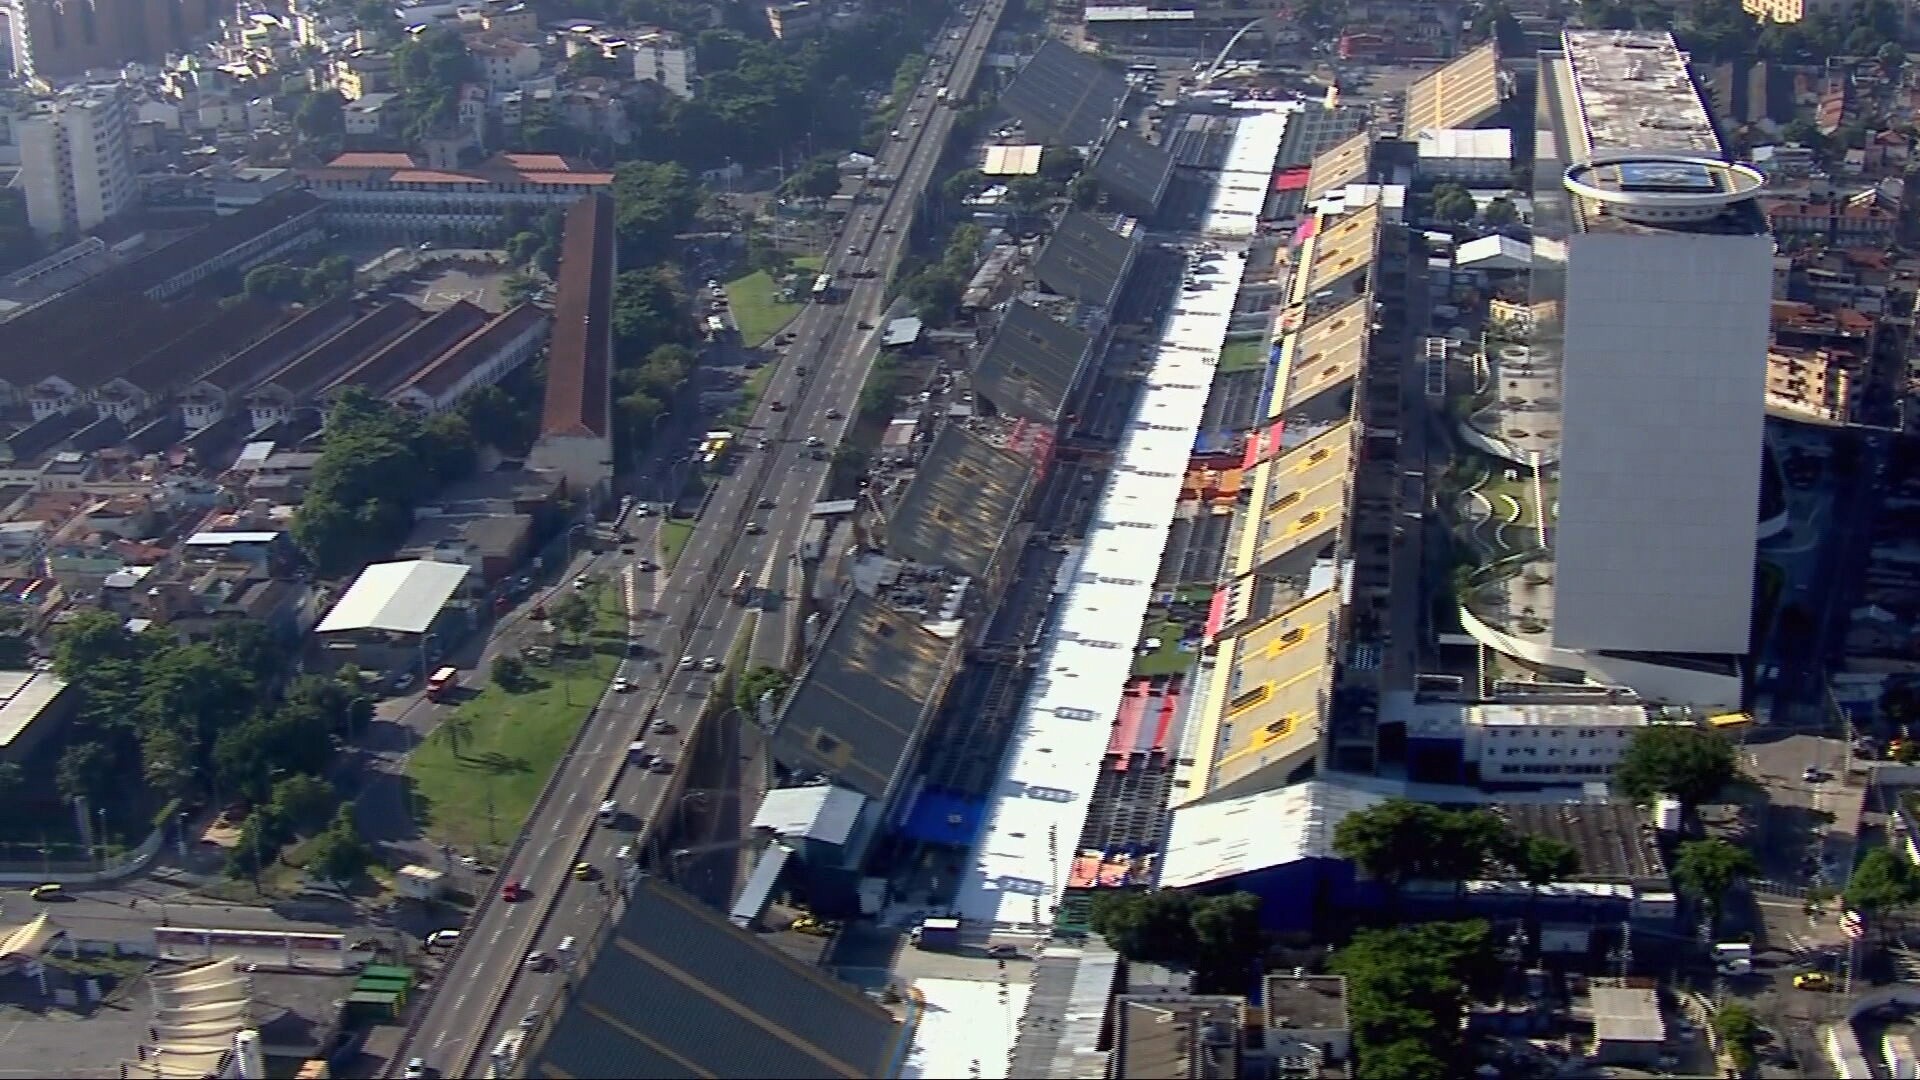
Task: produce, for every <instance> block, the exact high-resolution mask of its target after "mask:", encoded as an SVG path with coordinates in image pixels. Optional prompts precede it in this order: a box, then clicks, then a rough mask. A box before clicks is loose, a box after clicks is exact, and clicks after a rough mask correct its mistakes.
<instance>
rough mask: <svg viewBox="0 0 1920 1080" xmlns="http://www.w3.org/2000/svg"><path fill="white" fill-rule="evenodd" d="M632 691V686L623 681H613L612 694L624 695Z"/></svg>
mask: <svg viewBox="0 0 1920 1080" xmlns="http://www.w3.org/2000/svg"><path fill="white" fill-rule="evenodd" d="M632 689H633V684H632V683H630V682H628V681H627V680H625V679H615V680H613V692H614V693H616V694H624V693H626V692H627V691H629V690H632Z"/></svg>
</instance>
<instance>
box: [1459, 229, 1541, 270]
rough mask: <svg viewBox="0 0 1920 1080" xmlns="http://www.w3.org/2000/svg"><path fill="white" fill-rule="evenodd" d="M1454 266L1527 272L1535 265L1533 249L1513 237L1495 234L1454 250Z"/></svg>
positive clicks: (1478, 238) (1475, 239) (1477, 238)
mask: <svg viewBox="0 0 1920 1080" xmlns="http://www.w3.org/2000/svg"><path fill="white" fill-rule="evenodd" d="M1453 265H1455V266H1458V267H1461V268H1462V269H1474V270H1525V269H1526V268H1527V267H1529V266H1532V265H1533V249H1532V248H1531V247H1528V246H1527V245H1526V243H1524V242H1523V241H1520V240H1515V239H1514V238H1513V237H1511V236H1505V235H1503V234H1500V233H1494V234H1493V235H1492V236H1481V237H1476V238H1474V239H1472V240H1469V241H1467V242H1466V243H1464V244H1461V245H1460V246H1459V247H1458V248H1456V249H1455V250H1454V253H1453Z"/></svg>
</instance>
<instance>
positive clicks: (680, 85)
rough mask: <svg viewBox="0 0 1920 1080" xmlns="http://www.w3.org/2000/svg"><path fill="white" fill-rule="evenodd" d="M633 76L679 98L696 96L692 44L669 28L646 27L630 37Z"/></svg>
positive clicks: (628, 43)
mask: <svg viewBox="0 0 1920 1080" xmlns="http://www.w3.org/2000/svg"><path fill="white" fill-rule="evenodd" d="M627 51H628V52H629V53H630V54H632V56H633V77H634V78H636V79H638V80H640V81H641V82H650V83H654V84H655V85H657V86H659V87H660V88H661V89H662V90H665V91H666V92H667V93H669V94H672V95H673V96H674V97H677V98H690V97H692V96H693V75H694V67H693V46H691V45H688V44H686V43H685V42H684V41H682V40H681V39H680V35H678V34H675V33H672V32H670V31H666V30H648V31H643V32H642V33H639V34H637V35H635V36H634V37H632V38H630V39H629V40H628V42H627Z"/></svg>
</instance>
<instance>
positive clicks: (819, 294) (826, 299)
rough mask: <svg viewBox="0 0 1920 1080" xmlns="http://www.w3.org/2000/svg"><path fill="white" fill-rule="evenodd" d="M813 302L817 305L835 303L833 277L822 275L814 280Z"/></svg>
mask: <svg viewBox="0 0 1920 1080" xmlns="http://www.w3.org/2000/svg"><path fill="white" fill-rule="evenodd" d="M813 302H814V303H816V304H831V303H833V275H832V274H821V275H820V276H819V277H817V278H814V279H813Z"/></svg>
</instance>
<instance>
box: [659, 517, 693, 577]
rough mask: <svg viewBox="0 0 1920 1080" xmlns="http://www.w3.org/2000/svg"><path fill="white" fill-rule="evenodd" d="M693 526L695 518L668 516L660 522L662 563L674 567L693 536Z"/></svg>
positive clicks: (669, 567)
mask: <svg viewBox="0 0 1920 1080" xmlns="http://www.w3.org/2000/svg"><path fill="white" fill-rule="evenodd" d="M693 526H694V519H693V518H680V517H676V518H668V519H667V520H665V521H663V522H661V523H660V565H662V566H664V567H666V568H667V569H669V570H671V569H673V564H674V563H675V562H677V561H678V560H679V558H680V552H682V551H683V550H685V549H686V546H687V541H688V540H690V539H692V538H693Z"/></svg>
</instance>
